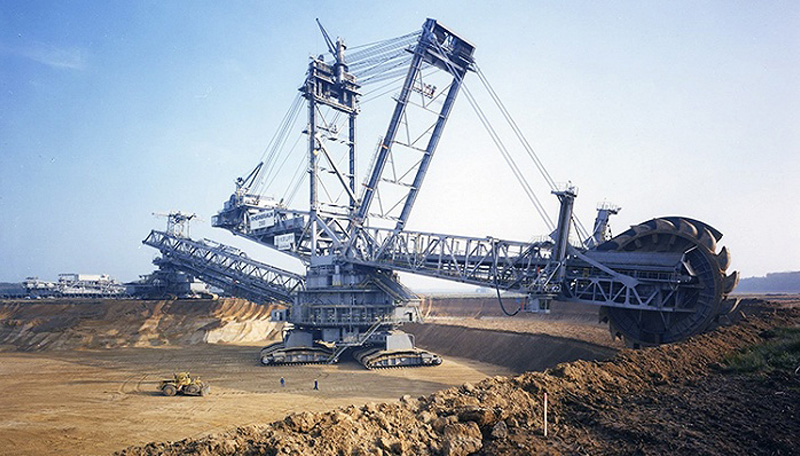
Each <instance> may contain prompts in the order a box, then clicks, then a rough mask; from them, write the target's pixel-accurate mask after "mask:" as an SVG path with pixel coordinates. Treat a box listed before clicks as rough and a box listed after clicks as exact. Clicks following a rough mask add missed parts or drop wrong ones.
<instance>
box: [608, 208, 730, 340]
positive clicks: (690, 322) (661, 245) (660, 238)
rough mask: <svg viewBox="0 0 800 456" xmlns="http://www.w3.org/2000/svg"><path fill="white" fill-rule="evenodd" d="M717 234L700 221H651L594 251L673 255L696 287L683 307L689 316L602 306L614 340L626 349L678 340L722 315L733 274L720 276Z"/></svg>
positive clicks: (724, 263)
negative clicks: (682, 261) (620, 339)
mask: <svg viewBox="0 0 800 456" xmlns="http://www.w3.org/2000/svg"><path fill="white" fill-rule="evenodd" d="M720 238H722V233H720V232H719V231H717V230H715V229H714V228H712V227H710V226H708V225H706V224H705V223H703V222H699V221H697V220H692V219H689V218H683V217H666V218H657V219H653V220H650V221H647V222H644V223H642V224H639V225H636V226H633V227H631V229H629V230H627V231H625V232H624V233H622V234H620V235H618V236H616V237H614V238H613V239H611V240H609V241H607V242H605V243H604V244H601V245H600V246H598V250H618V251H626V252H633V251H637V252H679V253H683V254H684V259H685V262H686V263H687V264H688V267H687V268H686V272H688V273H690V274H691V275H692V276H694V279H693V282H694V285H695V286H696V288H695V290H694V291H693V292H691V294H689V295H687V296H688V299H686V300H684V301H683V307H684V308H685V309H687V310H691V311H690V312H659V311H644V310H637V309H623V308H618V307H603V308H602V309H601V316H605V317H607V318H608V320H609V325H610V328H611V331H612V333H613V334H614V335H618V336H622V337H623V338H624V339H625V341H626V343H627V344H628V345H629V346H632V347H637V346H647V345H657V344H660V343H670V342H675V341H678V340H683V339H685V338H687V337H690V336H692V335H694V334H698V333H700V332H702V331H704V330H706V329H707V328H708V327H709V325H711V323H712V322H713V321H714V320H715V319H716V318H717V317H718V316H719V315H721V314H722V313H724V312H726V311H727V307H726V306H725V305H723V300H724V298H725V296H726V295H727V294H728V293H729V292H730V291H732V289H733V287H734V286H735V285H736V282H737V279H738V274H737V273H733V274H731V275H730V276H727V277H726V275H725V270H726V269H727V268H728V265H729V264H730V254H729V253H728V250H727V249H725V248H724V247H723V248H722V249H721V250H720V252H719V253H717V252H716V245H717V241H718V240H719V239H720Z"/></svg>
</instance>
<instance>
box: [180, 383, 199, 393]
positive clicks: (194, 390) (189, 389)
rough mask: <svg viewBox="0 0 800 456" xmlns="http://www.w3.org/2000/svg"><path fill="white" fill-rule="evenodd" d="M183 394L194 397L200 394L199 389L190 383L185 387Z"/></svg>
mask: <svg viewBox="0 0 800 456" xmlns="http://www.w3.org/2000/svg"><path fill="white" fill-rule="evenodd" d="M183 392H184V393H186V394H189V395H192V396H196V395H198V394H200V387H199V386H197V385H195V384H194V383H192V384H191V385H186V387H185V388H184V389H183Z"/></svg>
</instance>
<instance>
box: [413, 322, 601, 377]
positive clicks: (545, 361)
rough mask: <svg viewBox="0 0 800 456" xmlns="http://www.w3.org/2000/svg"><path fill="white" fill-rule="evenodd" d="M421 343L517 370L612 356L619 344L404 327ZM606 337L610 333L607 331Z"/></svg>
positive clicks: (464, 329)
mask: <svg viewBox="0 0 800 456" xmlns="http://www.w3.org/2000/svg"><path fill="white" fill-rule="evenodd" d="M403 329H404V330H405V331H408V332H410V333H412V334H414V336H415V337H416V342H417V345H418V346H420V347H422V348H425V349H428V350H431V351H434V352H436V353H438V354H440V355H442V356H458V357H463V358H469V359H473V360H476V361H481V362H484V363H489V364H495V365H498V366H503V367H506V368H508V369H510V370H511V371H513V372H517V373H522V372H527V371H535V370H543V369H546V368H548V367H553V366H555V365H556V364H558V363H562V362H567V361H576V360H579V359H582V360H588V361H594V360H603V359H608V358H610V357H612V356H613V355H614V354H615V353H616V352H617V349H616V348H611V347H608V346H605V345H598V344H593V343H590V342H585V341H582V340H579V339H572V338H568V337H557V336H552V335H548V334H541V333H530V332H527V333H526V332H512V331H501V330H497V329H478V328H470V327H467V326H462V325H450V324H442V323H436V324H409V325H405V326H404V327H403ZM606 338H607V339H610V337H609V336H608V335H607V334H606Z"/></svg>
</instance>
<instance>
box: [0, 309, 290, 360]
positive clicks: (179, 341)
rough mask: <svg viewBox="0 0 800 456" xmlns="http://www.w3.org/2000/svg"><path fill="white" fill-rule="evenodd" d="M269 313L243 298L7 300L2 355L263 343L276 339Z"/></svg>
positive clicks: (0, 326) (1, 313) (1, 318)
mask: <svg viewBox="0 0 800 456" xmlns="http://www.w3.org/2000/svg"><path fill="white" fill-rule="evenodd" d="M271 310H272V307H270V306H261V305H256V304H253V303H251V302H249V301H245V300H241V299H221V300H188V301H139V300H130V301H124V300H120V301H115V300H70V301H67V300H48V301H33V302H31V301H16V302H15V301H9V302H4V303H2V304H1V305H0V351H11V350H13V351H42V350H72V349H78V348H89V349H93V348H117V347H154V346H169V345H193V344H198V343H254V344H261V343H263V342H265V341H267V340H271V339H275V338H279V337H280V328H281V326H279V325H278V324H276V323H273V322H270V321H269V317H270V312H271Z"/></svg>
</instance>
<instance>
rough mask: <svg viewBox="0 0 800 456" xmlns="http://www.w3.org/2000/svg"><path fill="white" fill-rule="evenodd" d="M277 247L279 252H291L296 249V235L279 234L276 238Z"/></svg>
mask: <svg viewBox="0 0 800 456" xmlns="http://www.w3.org/2000/svg"><path fill="white" fill-rule="evenodd" d="M275 246H276V247H278V250H291V249H293V248H294V233H289V234H279V235H277V236H275Z"/></svg>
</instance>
